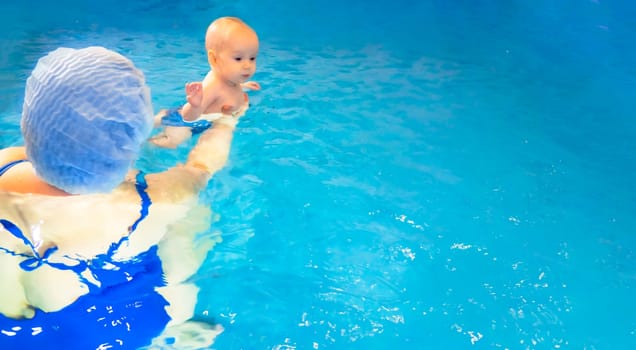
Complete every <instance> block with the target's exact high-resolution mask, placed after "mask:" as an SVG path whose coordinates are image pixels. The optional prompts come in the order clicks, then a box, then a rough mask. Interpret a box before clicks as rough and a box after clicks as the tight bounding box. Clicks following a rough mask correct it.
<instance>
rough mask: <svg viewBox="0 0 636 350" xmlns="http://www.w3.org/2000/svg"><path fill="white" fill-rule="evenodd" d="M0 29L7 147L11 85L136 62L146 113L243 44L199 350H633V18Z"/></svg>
mask: <svg viewBox="0 0 636 350" xmlns="http://www.w3.org/2000/svg"><path fill="white" fill-rule="evenodd" d="M36 5H37V6H36ZM0 9H1V11H0V19H2V21H0V27H1V28H2V31H3V33H4V34H3V36H2V39H0V92H1V93H0V146H1V147H6V146H10V145H17V144H20V143H21V139H20V130H19V117H20V111H21V102H22V97H23V92H24V82H25V80H26V78H27V77H28V75H29V73H30V71H31V69H32V68H33V67H34V66H35V62H36V61H37V59H38V58H39V57H41V56H43V55H44V54H45V53H47V52H48V51H51V50H53V49H55V48H56V47H59V46H70V47H83V46H88V45H102V46H106V47H108V48H111V49H114V50H117V51H119V52H121V53H122V54H124V55H126V56H127V57H129V58H131V59H132V60H133V61H134V62H135V64H136V65H137V66H138V67H140V68H141V69H142V70H143V71H144V73H145V74H146V78H147V80H148V84H149V85H150V87H151V89H152V94H153V103H154V106H155V109H159V108H164V107H170V106H174V105H177V104H180V103H182V99H183V84H184V83H185V82H187V81H193V80H199V79H201V78H202V77H203V75H204V74H205V72H206V69H207V66H206V58H205V52H204V50H203V35H204V32H205V28H206V27H207V25H208V24H209V22H210V21H211V20H213V19H214V18H216V17H219V16H223V15H234V16H239V17H241V18H243V19H244V20H245V21H246V22H248V23H249V24H250V25H251V26H253V27H254V28H255V29H256V31H257V32H258V33H259V36H260V39H261V53H260V55H259V59H258V60H259V62H258V68H257V73H256V75H255V77H254V79H255V80H257V81H259V82H260V83H261V85H262V87H263V89H262V91H260V92H257V93H253V94H252V95H251V103H252V107H251V109H250V110H249V111H248V113H247V115H246V117H245V118H244V119H243V120H242V121H241V123H240V124H239V128H238V129H237V133H236V137H235V140H234V144H233V148H232V154H231V156H230V160H229V163H228V165H227V167H226V168H225V169H224V170H223V171H221V172H220V173H219V174H218V175H217V176H215V178H214V179H213V181H212V182H211V183H210V185H209V187H208V189H207V190H206V192H205V193H203V194H202V200H203V201H207V202H209V203H210V207H211V208H212V210H213V211H214V213H215V214H217V216H218V221H216V222H215V223H214V224H213V225H212V226H211V228H210V234H220V235H221V237H222V239H223V242H222V243H221V244H219V245H217V246H216V247H215V248H214V249H213V250H212V251H210V253H209V255H208V257H207V259H206V261H205V263H204V265H203V266H202V267H201V269H200V271H199V272H198V273H197V275H196V276H195V278H194V280H195V281H196V282H197V284H198V285H199V286H200V287H201V292H200V295H199V300H198V304H197V310H196V317H197V318H198V319H203V320H208V321H212V322H216V323H220V324H221V325H222V326H223V327H224V328H225V331H224V333H222V334H221V335H220V336H219V337H218V338H217V340H216V342H215V344H214V348H216V349H395V348H406V349H469V348H481V349H559V348H572V349H633V348H635V347H636V317H634V315H635V314H636V303H635V302H634V300H633V295H634V290H635V288H636V256H635V250H634V246H635V243H636V235H635V233H636V232H635V229H634V223H633V217H634V214H635V213H636V186H634V185H633V183H632V182H633V180H634V178H635V175H636V157H635V156H634V149H635V147H634V146H635V141H634V140H635V139H636V123H634V117H633V115H634V110H635V107H636V105H635V103H634V101H636V69H635V68H634V65H633V62H636V48H634V46H633V45H632V44H631V43H632V41H630V40H631V38H633V37H634V35H636V22H634V18H636V5H634V4H632V3H631V2H628V1H618V0H617V1H603V0H595V1H594V0H592V1H586V0H580V1H568V2H562V3H554V2H553V1H544V0H540V1H533V2H527V1H508V2H495V1H478V2H474V1H461V0H459V1H435V0H427V1H408V0H398V1H397V2H396V1H393V2H389V1H378V2H368V1H353V0H352V1H347V2H343V1H333V0H327V1H307V2H290V1H285V2H276V3H268V2H259V1H252V0H248V1H235V2H220V1H216V2H215V1H193V0H189V1H180V2H178V3H177V2H169V1H158V0H157V1H145V2H134V1H133V2H131V1H127V2H124V1H116V2H114V1H104V2H99V3H92V2H91V3H88V2H80V1H72V0H66V1H62V2H58V3H55V5H53V4H49V3H46V4H45V3H44V2H42V4H40V3H38V2H35V3H30V4H22V5H19V4H13V3H11V4H5V3H3V4H1V5H0ZM187 148H188V145H186V146H184V147H181V148H179V149H178V150H177V151H172V150H170V151H166V150H156V149H153V148H152V147H146V149H145V150H144V153H143V155H142V159H141V160H140V161H139V163H138V166H139V167H140V168H142V169H144V170H146V171H153V170H159V169H163V168H165V167H168V166H171V165H173V164H175V163H176V162H178V161H179V160H182V159H183V158H184V155H185V154H186V153H187ZM157 159H159V161H157ZM66 315H67V317H73V313H72V311H69V312H68V313H67V314H66ZM80 315H81V313H80V312H79V311H78V312H77V317H78V320H81V316H80ZM132 317H133V316H132V315H131V318H132ZM2 322H4V323H5V324H4V325H3V323H0V329H2V330H5V331H6V330H7V329H6V325H7V324H8V323H7V322H6V321H2ZM12 324H13V323H12ZM76 327H78V328H77V331H78V334H79V335H77V334H76V336H78V337H85V338H86V339H94V340H96V341H98V344H100V343H99V340H100V339H102V337H105V334H102V333H100V332H98V331H91V332H84V333H82V332H81V323H80V321H78V323H77V325H76ZM93 328H95V327H93ZM93 328H90V329H93ZM87 329H88V328H87ZM3 334H5V332H3ZM128 336H129V337H130V338H133V337H136V338H137V339H138V340H139V339H142V340H139V341H140V342H141V341H143V339H145V338H144V337H148V335H147V334H146V333H144V332H143V329H142V330H140V331H139V333H137V334H131V335H128ZM1 337H2V334H0V344H2V341H4V340H6V338H5V339H4V340H3V338H1ZM148 339H149V338H148ZM64 341H65V340H62V339H60V343H59V344H49V346H50V347H51V348H64V345H63V344H64ZM34 344H35V343H34ZM28 346H29V345H27V344H23V345H22V347H23V348H28ZM110 346H112V347H113V348H117V347H120V348H126V346H127V343H126V344H123V345H121V344H117V343H111V344H110ZM2 348H4V347H2Z"/></svg>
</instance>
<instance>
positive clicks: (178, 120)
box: [161, 108, 212, 135]
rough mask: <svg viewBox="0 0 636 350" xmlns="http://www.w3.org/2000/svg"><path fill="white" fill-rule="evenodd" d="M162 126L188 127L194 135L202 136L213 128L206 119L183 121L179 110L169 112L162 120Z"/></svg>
mask: <svg viewBox="0 0 636 350" xmlns="http://www.w3.org/2000/svg"><path fill="white" fill-rule="evenodd" d="M161 125H165V126H178V127H187V128H190V131H192V135H196V134H200V133H202V132H204V131H205V130H207V129H209V128H210V127H211V126H212V123H210V122H209V121H207V120H205V119H201V120H195V121H192V122H187V121H185V120H183V117H182V116H181V113H180V112H179V109H178V108H174V109H170V110H168V113H167V114H166V115H165V116H164V117H163V118H161Z"/></svg>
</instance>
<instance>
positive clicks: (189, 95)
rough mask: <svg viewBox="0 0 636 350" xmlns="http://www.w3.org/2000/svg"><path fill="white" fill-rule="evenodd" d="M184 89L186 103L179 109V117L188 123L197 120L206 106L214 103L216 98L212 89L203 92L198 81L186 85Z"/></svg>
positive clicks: (201, 84)
mask: <svg viewBox="0 0 636 350" xmlns="http://www.w3.org/2000/svg"><path fill="white" fill-rule="evenodd" d="M185 88H186V100H187V101H188V102H187V103H186V104H185V105H184V106H183V108H182V109H181V115H182V116H183V120H185V121H189V122H190V121H193V120H196V119H197V118H199V117H200V116H201V114H203V112H204V111H205V108H206V106H209V105H210V104H212V103H214V101H215V99H216V96H215V95H214V92H213V91H212V90H213V89H209V88H208V89H207V90H206V91H203V82H200V81H197V82H193V83H187V84H186V87H185Z"/></svg>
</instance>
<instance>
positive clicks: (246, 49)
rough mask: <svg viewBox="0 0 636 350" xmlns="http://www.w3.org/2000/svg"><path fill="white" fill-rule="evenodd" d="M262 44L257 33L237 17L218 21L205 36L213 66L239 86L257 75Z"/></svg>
mask: <svg viewBox="0 0 636 350" xmlns="http://www.w3.org/2000/svg"><path fill="white" fill-rule="evenodd" d="M258 44H259V43H258V35H256V32H255V31H254V30H253V29H252V28H251V27H250V26H248V25H247V24H245V22H243V21H241V20H240V19H238V18H236V17H221V18H219V19H217V20H215V21H214V22H212V24H210V26H209V27H208V31H207V32H206V34H205V48H206V50H207V53H208V61H209V63H210V66H211V67H212V68H213V69H215V70H216V71H217V72H223V73H225V74H226V75H228V77H226V78H227V79H228V80H231V81H234V82H235V83H242V82H244V81H245V80H247V79H249V78H250V77H251V76H252V74H254V71H255V70H256V55H257V54H258ZM220 66H223V67H220Z"/></svg>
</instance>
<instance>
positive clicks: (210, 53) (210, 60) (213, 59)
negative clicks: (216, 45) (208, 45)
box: [208, 50, 216, 66]
mask: <svg viewBox="0 0 636 350" xmlns="http://www.w3.org/2000/svg"><path fill="white" fill-rule="evenodd" d="M208 63H209V64H210V65H211V66H212V65H215V64H216V52H214V50H208Z"/></svg>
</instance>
